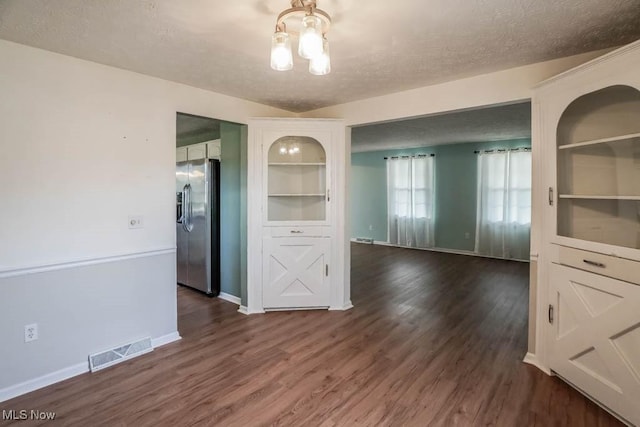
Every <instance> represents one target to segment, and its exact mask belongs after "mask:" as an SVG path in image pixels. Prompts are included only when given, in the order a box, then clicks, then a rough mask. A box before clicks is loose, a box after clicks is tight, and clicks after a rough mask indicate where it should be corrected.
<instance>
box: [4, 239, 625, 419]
mask: <svg viewBox="0 0 640 427" xmlns="http://www.w3.org/2000/svg"><path fill="white" fill-rule="evenodd" d="M352 250H353V257H352V258H353V262H352V277H353V280H352V288H353V289H352V301H353V303H354V305H355V307H354V308H353V309H352V310H349V311H346V312H327V311H299V312H288V313H285V312H277V313H268V314H265V315H254V316H244V315H242V314H239V313H238V312H237V307H236V306H235V305H233V304H230V303H228V302H225V301H221V300H217V299H208V298H206V297H204V296H202V295H200V294H197V293H195V292H193V291H190V290H188V289H184V288H179V289H178V314H179V330H180V333H181V335H182V337H183V339H182V340H181V341H180V342H177V343H173V344H169V345H166V346H164V347H161V348H158V349H156V350H155V351H154V352H153V353H150V354H148V355H145V356H142V357H139V358H137V359H133V360H131V361H128V362H126V363H123V364H120V365H117V366H114V367H112V368H109V369H106V370H104V371H101V372H98V373H95V374H85V375H80V376H78V377H75V378H72V379H70V380H68V381H65V382H62V383H59V384H56V385H53V386H50V387H47V388H45V389H41V390H38V391H36V392H33V393H30V394H28V395H24V396H21V397H19V398H16V399H13V400H11V401H8V402H4V403H0V410H2V409H4V410H7V409H16V410H19V409H38V410H46V411H55V412H56V413H57V418H56V422H55V423H56V424H59V425H72V426H75V425H77V426H96V425H107V426H128V425H131V426H141V425H153V426H165V425H166V426H190V425H220V426H258V425H282V426H308V427H312V426H323V427H329V426H354V425H358V426H380V425H382V426H385V425H389V426H391V425H393V426H402V425H407V426H426V425H442V426H452V425H458V426H480V425H495V426H565V425H566V426H609V425H619V423H618V422H617V421H616V420H615V419H614V418H613V417H611V416H610V415H609V414H607V413H606V412H605V411H603V410H602V409H600V408H599V407H597V406H596V405H595V404H593V403H591V402H590V401H588V400H587V399H585V398H584V397H583V396H582V395H581V394H579V393H578V392H577V391H574V390H573V389H571V388H570V387H568V386H567V385H566V384H564V383H563V382H562V381H560V380H558V379H557V378H554V377H548V376H546V375H545V374H543V373H542V372H540V371H539V370H537V369H536V368H534V367H531V366H528V365H526V364H524V363H522V358H523V357H524V355H525V352H526V343H527V336H526V333H527V309H528V305H527V304H528V303H527V300H528V290H527V286H528V264H524V263H518V262H509V261H500V260H490V259H482V258H475V257H469V256H462V255H451V254H442V253H434V252H426V251H417V250H407V249H397V248H389V247H380V246H370V245H360V244H354V245H352ZM16 424H19V425H20V426H26V425H31V424H34V423H31V422H24V421H23V422H18V423H16Z"/></svg>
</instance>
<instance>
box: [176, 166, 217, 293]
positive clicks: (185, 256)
mask: <svg viewBox="0 0 640 427" xmlns="http://www.w3.org/2000/svg"><path fill="white" fill-rule="evenodd" d="M176 241H177V269H178V284H180V285H184V286H189V287H191V288H194V289H197V290H199V291H202V292H204V293H205V294H207V295H210V296H217V295H218V294H219V293H220V162H219V161H218V160H208V159H201V160H190V161H187V162H178V163H176Z"/></svg>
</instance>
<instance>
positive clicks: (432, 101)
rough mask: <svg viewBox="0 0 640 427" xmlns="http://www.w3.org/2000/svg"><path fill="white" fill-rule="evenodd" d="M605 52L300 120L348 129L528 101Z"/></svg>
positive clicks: (383, 98)
mask: <svg viewBox="0 0 640 427" xmlns="http://www.w3.org/2000/svg"><path fill="white" fill-rule="evenodd" d="M609 50H610V49H608V50H601V51H596V52H588V53H584V54H581V55H576V56H570V57H567V58H561V59H555V60H553V61H547V62H540V63H537V64H531V65H525V66H523V67H517V68H512V69H509V70H504V71H498V72H495V73H489V74H483V75H479V76H475V77H469V78H466V79H460V80H455V81H451V82H446V83H442V84H437V85H432V86H425V87H421V88H418V89H412V90H407V91H404V92H397V93H393V94H390V95H384V96H378V97H374V98H368V99H363V100H361V101H354V102H349V103H346V104H340V105H334V106H332V107H326V108H320V109H318V110H314V111H309V112H307V113H304V114H302V115H303V116H304V117H329V118H341V119H344V120H345V122H346V124H347V125H348V126H354V125H362V124H367V123H377V122H384V121H391V120H398V119H403V118H407V117H416V116H426V115H429V114H437V113H442V112H446V111H455V110H463V109H469V108H476V107H481V106H486V105H494V104H503V103H513V102H515V101H522V100H526V99H530V98H531V95H532V89H533V87H534V86H535V85H536V84H538V83H540V82H541V81H543V80H545V79H547V78H549V77H552V76H554V75H556V74H559V73H561V72H563V71H565V70H568V69H570V68H573V67H575V66H577V65H579V64H582V63H585V62H587V61H589V60H591V59H593V58H595V57H597V56H600V55H603V54H604V53H605V52H608V51H609Z"/></svg>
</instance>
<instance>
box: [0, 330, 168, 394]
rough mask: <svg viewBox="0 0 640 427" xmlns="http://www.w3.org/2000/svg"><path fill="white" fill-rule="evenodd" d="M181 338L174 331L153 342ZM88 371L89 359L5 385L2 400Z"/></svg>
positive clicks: (158, 344) (161, 344) (153, 343)
mask: <svg viewBox="0 0 640 427" xmlns="http://www.w3.org/2000/svg"><path fill="white" fill-rule="evenodd" d="M179 339H181V337H180V334H178V332H172V333H170V334H167V335H163V336H161V337H158V338H154V339H152V340H151V344H152V345H153V348H154V349H155V348H157V347H161V346H163V345H165V344H169V343H171V342H174V341H177V340H179ZM87 372H89V361H88V360H87V361H85V362H82V363H77V364H75V365H71V366H68V367H66V368H62V369H60V370H57V371H55V372H51V373H48V374H44V375H42V376H39V377H37V378H33V379H31V380H27V381H24V382H22V383H19V384H15V385H12V386H9V387H5V388H3V389H0V402H4V401H7V400H9V399H13V398H14V397H18V396H22V395H23V394H27V393H30V392H32V391H35V390H38V389H41V388H44V387H47V386H50V385H52V384H56V383H59V382H61V381H64V380H68V379H69V378H72V377H75V376H78V375H81V374H85V373H87Z"/></svg>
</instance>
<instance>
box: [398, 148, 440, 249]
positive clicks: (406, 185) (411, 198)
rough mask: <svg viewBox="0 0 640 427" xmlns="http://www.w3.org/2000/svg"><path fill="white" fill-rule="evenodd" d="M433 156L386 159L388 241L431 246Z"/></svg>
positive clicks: (416, 245)
mask: <svg viewBox="0 0 640 427" xmlns="http://www.w3.org/2000/svg"><path fill="white" fill-rule="evenodd" d="M434 163H435V162H434V157H433V156H417V157H392V158H389V159H387V204H388V221H389V226H388V234H389V235H388V240H389V242H390V243H394V244H398V245H401V246H411V247H420V248H425V247H432V246H434V222H435V221H434V219H435V218H434V217H435V215H434V212H435V209H434V205H435V202H434V188H435V186H434V183H435V167H434Z"/></svg>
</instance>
